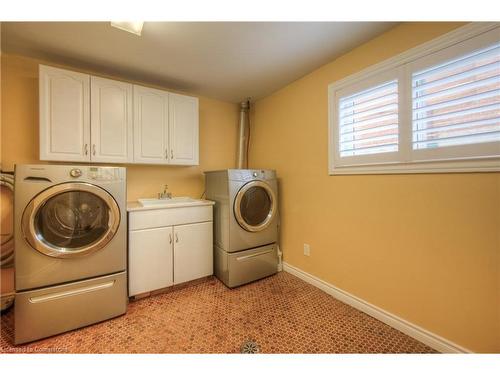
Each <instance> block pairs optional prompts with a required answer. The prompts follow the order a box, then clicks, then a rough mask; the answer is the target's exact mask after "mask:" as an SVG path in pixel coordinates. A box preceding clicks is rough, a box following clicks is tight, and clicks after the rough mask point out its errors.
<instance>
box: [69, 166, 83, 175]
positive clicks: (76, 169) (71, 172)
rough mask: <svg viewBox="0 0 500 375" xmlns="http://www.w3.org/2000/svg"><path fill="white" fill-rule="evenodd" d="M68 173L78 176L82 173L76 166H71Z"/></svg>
mask: <svg viewBox="0 0 500 375" xmlns="http://www.w3.org/2000/svg"><path fill="white" fill-rule="evenodd" d="M69 175H70V176H71V177H80V176H81V175H82V170H81V169H78V168H73V169H72V170H71V171H70V172H69Z"/></svg>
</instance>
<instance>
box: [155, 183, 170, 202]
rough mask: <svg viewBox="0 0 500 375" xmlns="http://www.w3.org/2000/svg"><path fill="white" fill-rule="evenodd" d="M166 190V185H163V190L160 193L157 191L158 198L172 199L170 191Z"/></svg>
mask: <svg viewBox="0 0 500 375" xmlns="http://www.w3.org/2000/svg"><path fill="white" fill-rule="evenodd" d="M167 190H168V185H165V187H164V188H163V192H162V193H158V199H172V193H171V192H169V191H168V192H167Z"/></svg>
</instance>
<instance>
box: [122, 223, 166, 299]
mask: <svg viewBox="0 0 500 375" xmlns="http://www.w3.org/2000/svg"><path fill="white" fill-rule="evenodd" d="M172 258H173V233H172V227H171V226H170V227H164V228H153V229H143V230H135V231H130V232H129V260H128V261H129V267H128V272H129V285H128V287H129V296H135V295H137V294H141V293H146V292H150V291H152V290H156V289H161V288H166V287H168V286H171V285H172V284H173V281H174V280H173V259H172Z"/></svg>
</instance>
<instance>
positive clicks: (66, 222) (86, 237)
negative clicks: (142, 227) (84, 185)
mask: <svg viewBox="0 0 500 375" xmlns="http://www.w3.org/2000/svg"><path fill="white" fill-rule="evenodd" d="M108 222H109V210H108V207H107V205H106V203H105V202H104V201H103V200H102V199H101V198H99V197H98V196H96V195H94V194H91V193H88V192H86V191H70V192H66V193H62V194H58V195H55V196H53V197H52V198H50V199H48V200H47V202H46V203H45V204H44V205H43V206H42V207H40V209H39V210H38V212H37V213H36V215H35V232H36V234H37V237H38V238H40V239H42V238H43V241H44V242H46V243H48V244H51V245H52V246H54V247H64V248H67V249H68V250H71V249H78V248H80V247H83V246H89V245H92V244H93V243H94V242H96V241H97V240H99V239H100V238H101V237H102V236H103V235H104V234H105V233H106V231H107V230H108Z"/></svg>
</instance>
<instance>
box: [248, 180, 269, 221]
mask: <svg viewBox="0 0 500 375" xmlns="http://www.w3.org/2000/svg"><path fill="white" fill-rule="evenodd" d="M270 210H271V198H270V197H269V194H267V192H266V190H264V189H263V188H262V187H260V186H254V187H251V188H249V189H248V190H247V191H245V193H244V194H243V197H242V198H241V203H240V211H241V216H242V217H243V220H245V222H246V223H248V224H250V225H254V226H255V225H259V224H262V223H263V222H264V221H265V220H266V219H267V215H269V211H270Z"/></svg>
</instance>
